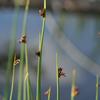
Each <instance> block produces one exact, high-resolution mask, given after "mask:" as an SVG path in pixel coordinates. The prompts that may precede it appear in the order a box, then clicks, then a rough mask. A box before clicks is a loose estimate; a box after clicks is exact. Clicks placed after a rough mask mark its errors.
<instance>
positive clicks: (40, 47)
mask: <svg viewBox="0 0 100 100" xmlns="http://www.w3.org/2000/svg"><path fill="white" fill-rule="evenodd" d="M44 9H46V0H44ZM45 21H46V17H44V18H43V21H42V32H41V38H40V43H39V51H40V57H38V69H37V93H36V100H41V69H42V68H41V67H42V48H43V40H44V30H45Z"/></svg>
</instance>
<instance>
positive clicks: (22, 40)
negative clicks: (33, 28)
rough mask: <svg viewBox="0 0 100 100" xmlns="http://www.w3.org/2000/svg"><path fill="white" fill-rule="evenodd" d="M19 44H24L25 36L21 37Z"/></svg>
mask: <svg viewBox="0 0 100 100" xmlns="http://www.w3.org/2000/svg"><path fill="white" fill-rule="evenodd" d="M19 43H26V35H23V36H22V37H21V38H20V40H19Z"/></svg>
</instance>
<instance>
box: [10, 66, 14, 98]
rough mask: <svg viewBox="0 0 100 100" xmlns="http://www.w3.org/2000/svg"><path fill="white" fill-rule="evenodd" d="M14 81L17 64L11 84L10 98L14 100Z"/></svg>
mask: <svg viewBox="0 0 100 100" xmlns="http://www.w3.org/2000/svg"><path fill="white" fill-rule="evenodd" d="M14 81H15V65H14V66H13V74H12V84H11V92H10V100H12V95H13V88H14Z"/></svg>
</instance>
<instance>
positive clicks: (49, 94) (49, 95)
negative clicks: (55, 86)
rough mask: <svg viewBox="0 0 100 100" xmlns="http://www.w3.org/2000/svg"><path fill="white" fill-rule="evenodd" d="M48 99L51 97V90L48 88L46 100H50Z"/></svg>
mask: <svg viewBox="0 0 100 100" xmlns="http://www.w3.org/2000/svg"><path fill="white" fill-rule="evenodd" d="M50 97H51V88H49V93H48V100H50Z"/></svg>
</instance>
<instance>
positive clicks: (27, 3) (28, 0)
mask: <svg viewBox="0 0 100 100" xmlns="http://www.w3.org/2000/svg"><path fill="white" fill-rule="evenodd" d="M29 2H30V0H27V2H26V6H25V13H24V19H23V29H22V35H26V22H27V14H28V9H29ZM24 48H25V45H24V44H23V43H22V44H21V55H20V59H21V62H20V69H19V83H18V100H22V79H23V78H22V77H23V64H24V50H25V49H24Z"/></svg>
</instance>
